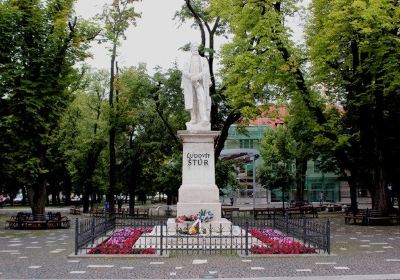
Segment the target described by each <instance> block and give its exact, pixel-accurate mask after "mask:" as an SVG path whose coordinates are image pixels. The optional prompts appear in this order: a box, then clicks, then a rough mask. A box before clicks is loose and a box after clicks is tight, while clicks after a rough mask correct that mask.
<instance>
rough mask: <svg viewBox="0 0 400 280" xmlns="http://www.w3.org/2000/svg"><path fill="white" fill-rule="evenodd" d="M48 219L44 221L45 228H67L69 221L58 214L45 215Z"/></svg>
mask: <svg viewBox="0 0 400 280" xmlns="http://www.w3.org/2000/svg"><path fill="white" fill-rule="evenodd" d="M47 216H48V219H47V220H46V222H47V225H46V227H47V228H69V227H70V220H69V219H68V217H66V216H61V213H60V212H57V213H52V212H49V213H47Z"/></svg>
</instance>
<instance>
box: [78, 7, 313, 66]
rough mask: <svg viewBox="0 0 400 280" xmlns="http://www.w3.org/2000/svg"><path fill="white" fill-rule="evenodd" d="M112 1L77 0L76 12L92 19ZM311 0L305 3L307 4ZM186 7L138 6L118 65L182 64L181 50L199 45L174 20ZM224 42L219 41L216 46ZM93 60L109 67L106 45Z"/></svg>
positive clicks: (95, 49)
mask: <svg viewBox="0 0 400 280" xmlns="http://www.w3.org/2000/svg"><path fill="white" fill-rule="evenodd" d="M111 1H112V0H78V1H77V4H76V6H75V11H76V13H77V15H78V16H82V17H84V18H86V19H87V18H90V17H93V16H94V15H96V14H98V13H101V11H102V8H103V6H104V4H106V3H111ZM308 1H309V0H306V2H308ZM183 4H184V0H143V1H141V2H137V3H135V6H136V7H137V11H138V12H141V13H142V17H141V18H139V19H138V20H137V25H136V26H135V27H130V28H129V29H128V30H127V31H126V37H127V39H126V41H123V42H122V45H121V47H120V48H119V50H118V52H119V56H118V63H119V65H120V66H134V65H137V64H138V63H141V62H144V63H146V64H147V69H148V70H149V71H150V72H152V69H154V67H156V66H161V67H162V68H165V69H166V68H168V67H171V66H173V64H174V62H175V61H176V62H177V63H178V65H182V61H183V60H184V59H185V57H186V56H188V54H186V53H184V52H183V51H181V50H179V48H180V47H182V46H183V45H185V44H186V43H188V42H199V41H200V36H199V31H198V30H195V29H192V28H190V23H187V24H185V25H182V26H179V23H178V22H177V21H176V20H173V17H174V14H175V12H176V11H177V10H178V9H180V7H181V6H182V5H183ZM299 25H300V23H299V19H294V20H292V23H291V26H292V29H294V31H295V33H296V36H295V37H296V40H301V39H300V38H301V36H300V33H301V29H299ZM223 42H224V40H223V39H217V40H216V45H217V46H219V45H221V44H222V43H223ZM91 52H92V53H93V55H94V57H93V59H89V60H88V61H87V63H88V64H89V65H91V66H92V67H95V68H106V69H108V68H109V64H110V58H109V54H108V51H107V50H106V48H105V46H104V45H98V44H93V47H92V49H91Z"/></svg>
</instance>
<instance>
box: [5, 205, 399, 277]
mask: <svg viewBox="0 0 400 280" xmlns="http://www.w3.org/2000/svg"><path fill="white" fill-rule="evenodd" d="M3 213H4V212H3ZM9 215H10V214H9V213H7V217H8V216H9ZM328 217H329V218H330V220H331V237H332V239H331V241H332V242H331V244H332V254H331V255H330V256H326V255H324V256H321V255H318V256H301V255H298V256H284V257H280V256H269V257H253V258H252V257H239V256H230V255H222V256H218V255H189V256H188V255H182V256H174V257H169V258H77V257H69V255H71V254H72V253H73V248H74V230H73V228H71V229H66V230H43V231H18V230H9V229H0V279H1V278H4V279H6V278H7V279H10V278H13V279H22V278H25V279H26V278H29V279H39V278H41V279H43V278H64V279H65V278H68V279H78V278H79V279H93V278H103V279H111V278H112V279H118V278H119V279H128V278H130V279H132V278H154V279H178V278H179V279H182V278H191V279H193V278H206V279H212V278H245V279H248V278H262V279H332V280H336V279H343V280H345V279H352V280H355V279H400V226H358V225H356V226H355V225H345V224H344V218H343V217H342V216H340V214H336V215H331V216H325V217H324V216H323V215H322V218H320V219H326V218H328ZM5 220H6V216H5V214H0V222H1V224H4V221H5ZM275 277H279V278H275Z"/></svg>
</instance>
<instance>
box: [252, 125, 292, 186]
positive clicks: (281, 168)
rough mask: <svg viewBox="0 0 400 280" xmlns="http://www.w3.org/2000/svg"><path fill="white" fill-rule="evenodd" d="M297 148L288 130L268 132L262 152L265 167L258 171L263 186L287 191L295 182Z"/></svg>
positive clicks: (278, 129) (280, 129) (263, 141)
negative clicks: (295, 154) (295, 152)
mask: <svg viewBox="0 0 400 280" xmlns="http://www.w3.org/2000/svg"><path fill="white" fill-rule="evenodd" d="M295 146H296V144H295V141H294V140H293V138H292V137H291V135H290V133H289V131H288V130H287V129H286V128H284V127H279V128H276V129H275V130H267V131H266V135H265V138H264V139H263V140H262V142H261V150H260V152H261V157H262V159H263V165H262V166H261V167H260V169H259V171H258V180H259V182H260V183H261V185H263V186H264V187H266V188H269V189H275V188H282V189H287V188H289V187H290V186H291V185H292V184H293V183H294V182H295V169H294V168H293V164H294V160H295V157H294V156H293V154H294V151H295V149H296V147H295Z"/></svg>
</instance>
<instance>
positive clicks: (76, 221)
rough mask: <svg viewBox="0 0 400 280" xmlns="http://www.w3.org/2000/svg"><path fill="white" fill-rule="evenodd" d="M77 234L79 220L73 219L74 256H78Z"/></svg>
mask: <svg viewBox="0 0 400 280" xmlns="http://www.w3.org/2000/svg"><path fill="white" fill-rule="evenodd" d="M78 234H79V220H78V218H76V219H75V255H78V249H79V248H78Z"/></svg>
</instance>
